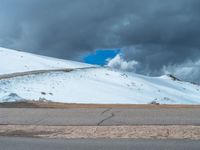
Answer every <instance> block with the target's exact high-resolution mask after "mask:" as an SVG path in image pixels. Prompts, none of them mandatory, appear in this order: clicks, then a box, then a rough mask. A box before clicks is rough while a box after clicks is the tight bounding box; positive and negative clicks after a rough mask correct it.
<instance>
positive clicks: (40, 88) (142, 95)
mask: <svg viewBox="0 0 200 150" xmlns="http://www.w3.org/2000/svg"><path fill="white" fill-rule="evenodd" d="M3 51H4V52H5V51H7V50H6V49H3ZM13 52H15V53H16V56H17V57H18V56H20V55H22V54H23V57H26V56H29V61H30V62H29V64H31V65H32V64H33V63H32V61H31V60H34V61H33V62H34V64H38V66H39V67H38V66H37V65H35V66H34V67H33V65H32V66H31V65H30V66H31V67H32V68H31V67H30V69H31V70H34V69H35V70H41V69H43V68H42V67H44V69H49V68H50V69H52V68H62V67H66V66H67V67H69V68H82V67H83V68H84V67H89V66H90V65H86V64H81V63H76V62H72V61H64V60H58V59H52V58H48V57H41V56H37V55H32V54H27V53H21V52H17V51H12V50H8V52H6V53H7V54H8V53H10V55H11V56H10V55H7V56H6V57H7V59H10V58H11V57H12V58H13V60H15V61H18V60H19V58H18V59H17V58H15V56H14V55H13ZM0 57H2V56H1V52H0ZM32 57H33V58H32ZM2 58H4V59H5V56H4V57H2ZM56 60H58V62H60V64H62V65H63V66H62V65H59V64H57V61H56ZM43 61H44V63H43ZM13 63H14V62H13ZM20 63H21V64H22V66H20V65H21V64H19V63H15V64H17V66H19V68H17V67H16V68H14V69H12V67H10V68H9V67H8V68H9V69H8V68H7V69H6V67H7V66H6V67H5V65H3V63H2V61H0V67H1V68H0V72H1V73H2V74H7V73H9V72H12V73H13V72H15V71H19V72H22V71H27V70H26V68H24V67H23V65H26V61H25V62H24V61H21V62H20ZM44 64H45V65H44ZM9 66H12V64H10V65H9ZM13 66H14V64H13ZM48 67H49V68H48ZM28 71H29V70H28ZM1 77H2V76H1V75H0V102H5V101H21V100H50V101H54V102H65V103H101V104H102V103H104V104H108V103H110V104H116V103H118V104H147V103H151V102H152V101H156V102H159V103H162V104H200V86H198V85H194V84H191V83H188V82H184V81H178V80H174V78H173V77H170V76H162V77H147V76H142V75H138V74H133V73H126V72H121V71H117V70H113V69H110V68H101V67H97V68H85V69H75V70H72V71H70V72H65V71H50V72H46V73H39V74H30V75H24V76H17V77H11V78H7V79H4V78H1Z"/></svg>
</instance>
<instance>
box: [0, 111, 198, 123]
mask: <svg viewBox="0 0 200 150" xmlns="http://www.w3.org/2000/svg"><path fill="white" fill-rule="evenodd" d="M0 125H52V126H62V125H63V126H71V125H72V126H73V125H75V126H84V125H85V126H90V125H91V126H104V125H108V126H109V125H200V109H199V108H158V109H151V108H94V109H93V108H70V109H42V108H0Z"/></svg>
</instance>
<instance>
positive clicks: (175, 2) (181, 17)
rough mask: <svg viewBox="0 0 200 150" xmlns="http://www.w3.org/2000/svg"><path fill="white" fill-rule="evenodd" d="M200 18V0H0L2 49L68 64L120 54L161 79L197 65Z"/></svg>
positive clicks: (199, 47)
mask: <svg viewBox="0 0 200 150" xmlns="http://www.w3.org/2000/svg"><path fill="white" fill-rule="evenodd" d="M199 16H200V1H199V0H163V1H162V0H0V45H1V46H4V47H9V48H15V49H23V50H29V51H31V52H36V53H41V54H46V55H51V56H56V57H61V58H72V59H80V57H81V56H82V55H83V54H85V53H87V52H91V51H93V50H95V49H98V48H105V49H106V48H123V50H122V51H123V52H124V53H125V59H126V60H135V61H137V62H139V63H140V67H139V68H138V69H137V71H138V72H140V73H143V74H151V75H159V74H161V73H162V70H163V67H164V66H168V67H167V68H169V66H174V65H175V66H182V64H186V62H187V61H194V63H195V62H197V61H198V60H199V59H200V17H199ZM196 68H197V67H196ZM170 70H173V69H170ZM199 72H200V71H199ZM195 80H196V79H195Z"/></svg>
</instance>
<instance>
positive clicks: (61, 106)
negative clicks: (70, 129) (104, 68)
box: [0, 101, 200, 109]
mask: <svg viewBox="0 0 200 150" xmlns="http://www.w3.org/2000/svg"><path fill="white" fill-rule="evenodd" d="M0 108H59V109H68V108H149V109H157V108H158V109H159V108H175V109H176V108H200V105H157V104H78V103H77V104H75V103H56V102H49V101H47V102H44V101H42V102H40V101H24V102H5V103H0Z"/></svg>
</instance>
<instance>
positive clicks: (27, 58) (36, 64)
mask: <svg viewBox="0 0 200 150" xmlns="http://www.w3.org/2000/svg"><path fill="white" fill-rule="evenodd" d="M90 66H91V65H89V64H84V63H79V62H74V61H67V60H62V59H57V58H52V57H46V56H40V55H35V54H31V53H25V52H20V51H16V50H10V49H6V48H1V47H0V75H1V74H9V73H16V72H25V71H33V70H48V69H61V68H69V69H70V68H81V67H90Z"/></svg>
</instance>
